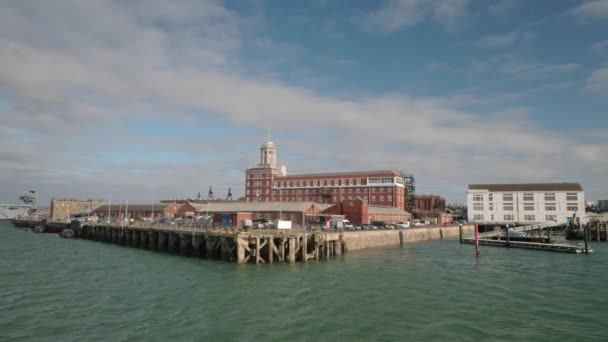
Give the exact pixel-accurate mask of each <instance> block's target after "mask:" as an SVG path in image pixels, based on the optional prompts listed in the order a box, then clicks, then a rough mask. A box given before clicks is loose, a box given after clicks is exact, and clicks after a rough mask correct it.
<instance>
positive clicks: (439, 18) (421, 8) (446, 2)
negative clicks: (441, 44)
mask: <svg viewBox="0 0 608 342" xmlns="http://www.w3.org/2000/svg"><path fill="white" fill-rule="evenodd" d="M468 2H469V1H468V0H389V1H387V2H385V4H384V5H383V6H382V7H380V8H379V9H378V10H376V11H374V12H371V13H369V14H367V15H365V16H363V17H358V18H356V22H357V23H358V24H359V25H360V26H361V27H363V28H365V29H367V30H370V31H380V32H395V31H399V30H401V29H404V28H408V27H410V26H413V25H416V24H418V23H420V22H422V21H425V20H428V19H433V20H435V21H436V22H438V23H440V24H442V25H443V26H445V27H446V28H451V27H453V26H455V25H457V24H458V23H459V22H460V20H461V19H462V18H463V17H464V16H465V15H466V12H467V6H468Z"/></svg>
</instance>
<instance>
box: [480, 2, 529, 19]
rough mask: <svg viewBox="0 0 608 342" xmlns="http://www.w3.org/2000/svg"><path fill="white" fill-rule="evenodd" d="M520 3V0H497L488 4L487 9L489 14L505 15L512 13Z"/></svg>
mask: <svg viewBox="0 0 608 342" xmlns="http://www.w3.org/2000/svg"><path fill="white" fill-rule="evenodd" d="M521 4H522V0H498V1H495V2H494V3H493V4H491V5H490V7H489V8H488V11H489V12H490V13H491V14H494V15H498V16H502V17H506V16H508V15H510V14H511V13H513V12H514V11H515V10H516V9H517V8H518V7H519V6H521Z"/></svg>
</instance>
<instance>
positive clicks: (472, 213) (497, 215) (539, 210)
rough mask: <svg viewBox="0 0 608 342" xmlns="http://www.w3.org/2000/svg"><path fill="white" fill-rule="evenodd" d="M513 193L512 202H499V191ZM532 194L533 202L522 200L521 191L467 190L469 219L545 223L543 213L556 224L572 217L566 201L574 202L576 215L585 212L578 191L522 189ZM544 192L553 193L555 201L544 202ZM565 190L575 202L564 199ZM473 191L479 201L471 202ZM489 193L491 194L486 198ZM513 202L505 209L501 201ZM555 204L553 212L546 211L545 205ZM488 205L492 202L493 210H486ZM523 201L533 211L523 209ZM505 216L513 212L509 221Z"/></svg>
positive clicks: (492, 221)
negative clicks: (572, 196)
mask: <svg viewBox="0 0 608 342" xmlns="http://www.w3.org/2000/svg"><path fill="white" fill-rule="evenodd" d="M505 193H506V194H513V201H512V202H509V201H507V202H505V201H503V194H505ZM525 193H532V194H533V195H534V200H533V201H524V192H520V191H513V192H488V191H487V190H469V191H468V192H467V206H468V219H469V222H479V223H481V222H485V223H510V222H520V223H524V222H548V220H547V215H555V220H556V221H557V223H566V222H567V217H572V215H573V213H574V210H568V203H576V207H577V209H578V210H577V211H576V216H577V217H584V216H585V215H584V214H585V193H584V192H582V191H542V192H540V191H526V192H525ZM546 193H554V194H555V201H554V202H553V201H545V194H546ZM568 193H576V194H577V200H576V201H572V200H570V201H568V200H567V198H566V196H567V194H568ZM475 194H481V195H482V197H483V201H482V202H475V201H473V199H474V195H475ZM490 196H492V197H493V199H492V201H490ZM481 203H483V209H482V210H475V207H476V206H475V204H478V205H479V204H481ZM505 203H513V211H505V210H504V204H505ZM551 203H555V211H546V210H545V209H547V208H546V205H547V204H551ZM490 204H493V210H490ZM525 204H532V205H533V206H534V210H532V211H527V210H524V209H525V208H524V207H525ZM479 215H483V219H479ZM505 215H513V221H510V220H505ZM530 215H534V220H530V219H529V218H530V217H526V216H530Z"/></svg>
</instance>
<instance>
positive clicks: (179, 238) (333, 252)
mask: <svg viewBox="0 0 608 342" xmlns="http://www.w3.org/2000/svg"><path fill="white" fill-rule="evenodd" d="M13 223H14V224H15V225H16V226H17V227H21V228H35V227H37V226H44V227H45V231H46V232H55V233H61V232H62V231H63V230H67V229H70V230H72V231H73V232H74V237H75V238H81V239H87V240H93V241H100V242H106V243H114V244H118V245H123V246H130V247H137V248H143V249H148V250H157V251H166V252H171V253H177V254H182V255H192V256H198V257H206V258H208V259H217V260H223V261H228V262H236V263H256V264H260V263H274V262H289V263H295V262H308V261H309V260H320V259H326V258H329V257H334V256H339V255H342V254H345V253H347V252H349V251H357V250H363V249H368V248H374V247H383V246H398V245H403V244H405V243H411V242H418V241H428V240H440V239H451V238H456V239H457V238H458V237H459V235H460V231H459V226H445V227H416V228H408V229H399V230H397V229H396V230H376V231H341V232H325V231H314V232H313V231H285V232H283V231H256V230H250V231H246V232H244V231H218V230H209V231H207V230H201V229H196V228H188V227H181V228H160V227H139V226H124V227H121V226H113V225H102V224H83V225H81V224H80V223H79V222H76V221H74V222H72V223H58V222H46V221H33V220H15V221H13ZM473 232H474V226H473V225H463V226H462V234H463V235H470V234H472V233H473Z"/></svg>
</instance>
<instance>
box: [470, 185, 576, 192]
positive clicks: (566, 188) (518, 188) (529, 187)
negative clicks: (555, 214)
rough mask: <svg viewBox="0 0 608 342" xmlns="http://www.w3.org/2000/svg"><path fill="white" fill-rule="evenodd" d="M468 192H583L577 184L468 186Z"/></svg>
mask: <svg viewBox="0 0 608 342" xmlns="http://www.w3.org/2000/svg"><path fill="white" fill-rule="evenodd" d="M469 190H488V191H494V192H504V191H583V188H582V187H581V185H580V184H579V183H521V184H469Z"/></svg>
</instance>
